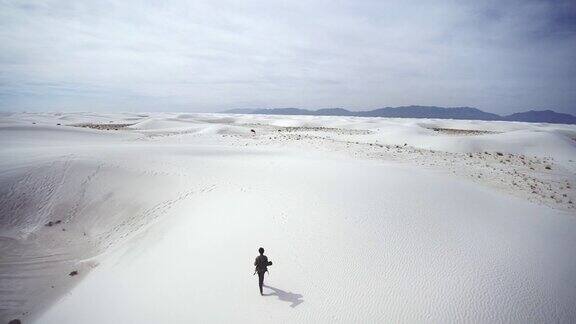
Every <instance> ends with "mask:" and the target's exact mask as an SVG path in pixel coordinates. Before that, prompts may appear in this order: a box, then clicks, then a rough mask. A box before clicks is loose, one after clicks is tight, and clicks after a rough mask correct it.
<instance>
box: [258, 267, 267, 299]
mask: <svg viewBox="0 0 576 324" xmlns="http://www.w3.org/2000/svg"><path fill="white" fill-rule="evenodd" d="M265 273H266V272H258V287H260V295H262V286H263V285H264V274H265Z"/></svg>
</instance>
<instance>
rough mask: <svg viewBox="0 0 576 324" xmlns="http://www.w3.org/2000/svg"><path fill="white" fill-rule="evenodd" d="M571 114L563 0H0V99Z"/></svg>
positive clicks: (575, 104) (88, 104) (167, 106)
mask: <svg viewBox="0 0 576 324" xmlns="http://www.w3.org/2000/svg"><path fill="white" fill-rule="evenodd" d="M411 104H418V105H438V106H473V107H478V108H480V109H483V110H486V111H490V112H496V113H502V114H506V113H511V112H516V111H525V110H530V109H554V110H556V111H561V112H568V113H576V1H573V0H568V1H562V0H559V1H532V0H523V1H433V0H422V1H407V0H402V1H384V0H382V1H358V0H351V1H312V0H305V1H272V0H268V1H246V0H240V1H219V0H218V1H214V0H209V1H187V0H182V1H127V0H122V1H120V0H119V1H114V2H109V1H105V0H94V1H91V0H84V1H70V0H64V1H39V0H35V1H24V0H14V1H6V0H0V110H3V111H22V110H26V111H42V110H48V111H71V110H74V111H221V110H224V109H230V108H271V107H300V108H329V107H343V108H349V109H352V110H367V109H374V108H379V107H385V106H400V105H411Z"/></svg>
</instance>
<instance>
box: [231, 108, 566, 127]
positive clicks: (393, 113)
mask: <svg viewBox="0 0 576 324" xmlns="http://www.w3.org/2000/svg"><path fill="white" fill-rule="evenodd" d="M225 113H231V114H262V115H311V116H356V117H392V118H437V119H468V120H502V121H521V122H531V123H553V124H576V116H573V115H570V114H563V113H557V112H555V111H552V110H539V111H537V110H530V111H527V112H521V113H515V114H512V115H508V116H500V115H497V114H492V113H488V112H485V111H482V110H480V109H477V108H471V107H451V108H446V107H435V106H403V107H386V108H380V109H374V110H368V111H350V110H346V109H342V108H328V109H318V110H308V109H299V108H273V109H231V110H227V111H225Z"/></svg>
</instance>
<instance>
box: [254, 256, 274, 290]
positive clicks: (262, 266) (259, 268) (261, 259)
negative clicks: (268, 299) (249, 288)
mask: <svg viewBox="0 0 576 324" xmlns="http://www.w3.org/2000/svg"><path fill="white" fill-rule="evenodd" d="M258 252H260V255H259V256H257V257H256V260H255V261H254V266H255V267H256V270H254V273H258V286H259V287H260V295H262V286H263V285H264V273H266V272H268V266H271V265H272V261H268V257H267V256H265V255H264V248H259V249H258Z"/></svg>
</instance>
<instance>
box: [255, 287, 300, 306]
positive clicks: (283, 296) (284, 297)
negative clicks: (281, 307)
mask: <svg viewBox="0 0 576 324" xmlns="http://www.w3.org/2000/svg"><path fill="white" fill-rule="evenodd" d="M264 287H266V288H268V289H272V291H274V292H273V293H271V294H264V295H263V296H278V299H280V300H281V301H285V302H289V303H291V304H290V307H292V308H294V307H296V306H298V305H300V304H302V303H303V302H304V300H303V299H301V298H302V297H303V296H302V295H300V294H294V293H292V292H286V291H284V290H282V289H278V288H274V287H270V286H267V285H264Z"/></svg>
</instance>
